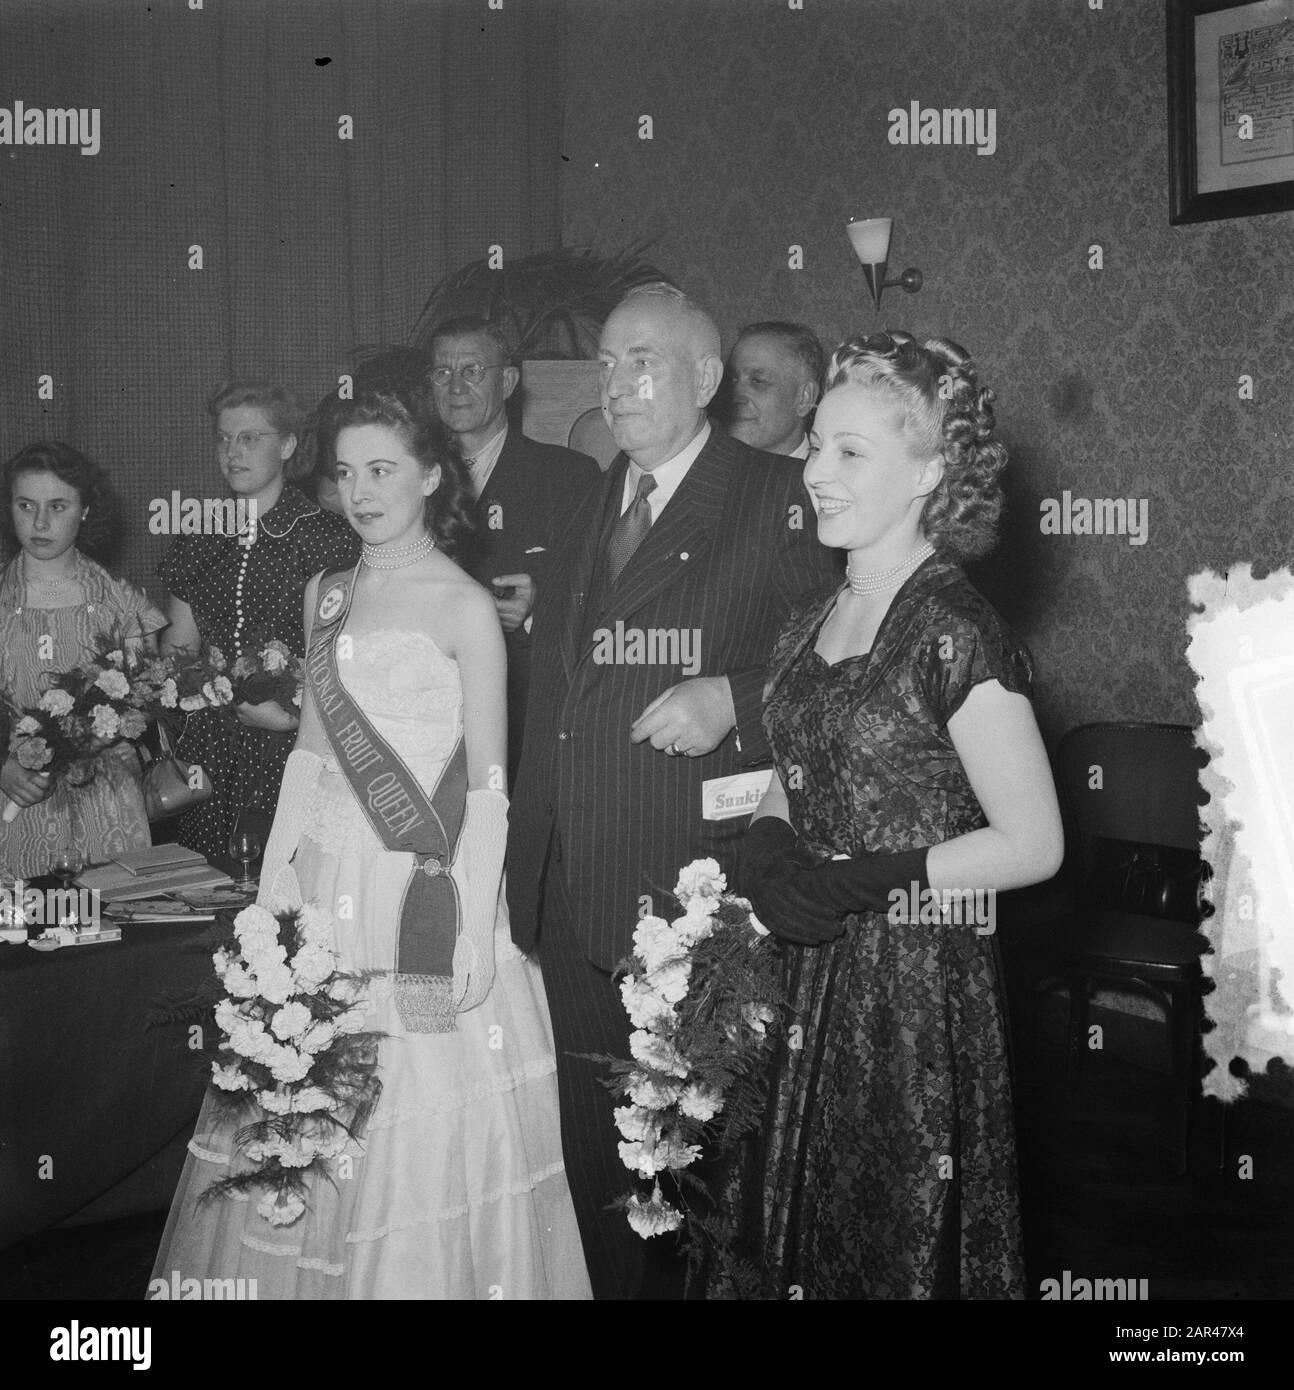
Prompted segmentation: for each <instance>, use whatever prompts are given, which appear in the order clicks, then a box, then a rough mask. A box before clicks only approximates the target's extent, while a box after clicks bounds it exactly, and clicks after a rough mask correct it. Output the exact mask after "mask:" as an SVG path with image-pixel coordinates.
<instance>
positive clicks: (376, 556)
mask: <svg viewBox="0 0 1294 1390" xmlns="http://www.w3.org/2000/svg"><path fill="white" fill-rule="evenodd" d="M435 548H436V542H435V541H434V540H432V538H431V537H430V536H429V535H428V534H427V533H426V532H425V531H424V532H423V534H422V536H421V537H420V538H419V539H418V540H416V541H414V542H413V544H412V545H401V546H397V547H395V548H394V549H392V550H387V549H383V548H382V547H381V546H377V545H369V544H368V542H367V541H366V542H365V543H364V548H363V550H362V552H361V554H362V555H363V558H364V563H365V564H366V565H367V566H368V567H369V568H370V569H375V570H400V569H404V567H405V566H406V565H414V564H417V562H418V561H419V560H422V559H425V558H426V557H427V556H428V555H430V554H431V552H432V551H433V550H435ZM391 561H394V563H390V562H391Z"/></svg>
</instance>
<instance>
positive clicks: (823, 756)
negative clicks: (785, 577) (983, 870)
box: [708, 556, 1031, 1299]
mask: <svg viewBox="0 0 1294 1390" xmlns="http://www.w3.org/2000/svg"><path fill="white" fill-rule="evenodd" d="M838 592H839V591H833V592H832V593H831V594H829V595H827V594H820V595H818V596H817V598H816V599H815V600H812V601H810V602H809V603H807V604H805V605H802V606H801V607H800V608H799V609H797V611H796V612H795V613H794V614H793V615H792V617H791V619H790V620H789V622H788V623H787V626H786V627H785V628H784V630H783V631H782V633H781V636H780V637H779V639H778V642H777V645H776V647H775V649H774V653H773V659H772V665H771V670H770V680H769V684H768V687H767V688H766V692H765V694H766V701H767V703H766V706H765V711H764V721H765V725H766V727H767V729H768V733H769V738H770V741H771V743H772V746H773V750H774V754H775V757H776V760H777V766H778V770H779V773H780V775H781V779H782V784H783V786H784V787H785V788H786V792H787V797H788V801H789V805H790V816H791V822H792V824H793V825H794V826H795V828H796V830H797V831H798V832H799V833H800V835H801V836H802V837H803V838H804V840H805V841H806V842H807V844H808V846H809V847H810V848H811V849H812V850H814V851H815V852H817V853H818V854H822V855H834V854H842V853H843V854H853V853H855V852H858V851H863V850H873V851H879V852H885V851H897V850H908V849H917V848H920V847H921V846H924V845H935V844H938V843H940V842H941V841H943V840H948V839H952V838H954V837H956V836H959V835H963V834H966V833H967V832H969V831H972V830H975V829H978V828H979V827H981V826H983V825H985V824H986V821H985V817H984V814H983V812H982V810H981V809H980V806H979V804H978V802H977V801H976V799H975V795H974V793H973V792H972V790H971V787H970V783H969V782H968V780H967V777H966V774H965V772H964V770H963V768H962V765H961V762H960V761H959V759H958V757H957V754H956V752H955V750H954V748H953V745H952V742H951V740H950V739H949V737H948V732H947V728H946V725H947V722H948V719H949V718H950V717H951V716H952V715H953V714H954V713H955V712H956V710H957V709H958V708H959V706H960V705H961V703H962V702H963V700H964V699H965V698H966V696H967V694H968V693H969V692H970V690H971V689H972V687H974V686H975V685H976V684H978V683H979V682H981V681H987V680H993V679H996V680H998V681H1000V682H1001V683H1002V685H1003V686H1005V687H1006V688H1007V689H1008V690H1012V691H1020V692H1023V693H1025V694H1028V692H1029V684H1030V675H1031V672H1030V665H1029V658H1028V655H1027V653H1026V651H1025V649H1024V648H1023V646H1022V645H1021V644H1020V642H1019V641H1018V640H1017V639H1016V638H1015V637H1014V636H1013V635H1012V634H1011V632H1010V631H1009V629H1008V628H1007V627H1006V626H1005V625H1004V624H1003V622H1002V621H1001V619H1000V618H999V617H998V616H997V614H996V613H995V612H994V611H993V609H992V608H991V607H990V606H989V604H988V603H987V601H986V600H985V599H984V598H983V597H982V596H981V595H980V594H979V593H978V592H977V591H976V590H975V589H974V588H972V587H971V585H970V584H969V582H968V581H967V580H966V578H965V576H964V575H963V573H962V572H961V570H960V569H959V568H957V566H955V565H953V564H951V563H950V562H948V561H946V560H944V559H942V558H940V557H938V556H936V557H934V558H932V559H931V560H929V561H927V562H926V563H925V564H924V565H923V566H922V567H921V568H920V569H919V570H918V571H917V572H916V573H915V574H914V575H913V576H912V578H911V579H909V580H908V582H907V583H906V584H905V585H904V587H903V588H902V589H901V590H900V591H899V593H898V594H897V595H896V597H895V600H894V602H893V603H892V604H891V606H890V609H889V611H888V612H887V614H886V616H885V620H884V622H883V623H882V625H881V629H880V631H879V632H878V634H877V639H876V642H875V644H874V646H873V649H872V651H871V652H870V653H869V654H867V655H865V656H859V657H852V658H847V659H846V660H844V661H841V662H838V663H837V664H836V665H834V666H829V665H828V664H827V663H826V662H825V661H824V660H823V659H822V657H820V656H819V655H818V654H817V653H816V652H815V651H814V650H813V647H814V643H815V641H816V638H817V634H818V630H819V629H820V628H821V626H822V624H823V622H824V621H825V620H826V618H827V616H828V614H829V613H830V612H831V610H832V607H833V606H834V604H835V600H836V596H837V593H838ZM848 922H849V925H848V927H847V929H846V931H845V933H844V935H843V936H841V937H840V938H838V939H837V940H836V941H833V942H829V943H827V944H826V945H823V946H819V947H798V946H793V945H789V944H788V945H787V946H786V948H785V950H786V983H787V987H788V993H789V996H790V999H791V1003H792V1007H793V1009H794V1010H795V1016H794V1017H793V1018H792V1019H791V1020H790V1022H791V1025H792V1028H791V1030H790V1032H789V1034H788V1038H787V1040H786V1042H785V1043H783V1045H782V1046H781V1048H780V1050H779V1053H778V1055H777V1057H776V1059H775V1063H774V1070H773V1074H772V1089H771V1093H770V1097H769V1112H768V1116H767V1122H766V1124H765V1126H764V1128H763V1130H762V1132H761V1134H760V1136H759V1137H758V1139H757V1140H755V1141H753V1142H752V1143H751V1144H750V1145H749V1146H748V1147H747V1148H746V1150H745V1151H744V1152H743V1153H742V1154H741V1155H740V1156H739V1158H738V1160H737V1162H736V1164H735V1165H734V1169H733V1171H732V1172H731V1174H730V1177H729V1182H728V1185H727V1189H726V1191H725V1193H724V1204H725V1206H726V1207H727V1209H728V1212H729V1215H730V1216H731V1217H732V1218H733V1219H734V1220H735V1221H736V1222H737V1227H738V1242H737V1246H736V1249H737V1251H738V1253H739V1256H740V1257H741V1264H742V1265H743V1266H744V1267H745V1269H746V1270H747V1272H748V1273H749V1272H750V1271H752V1270H753V1271H757V1272H758V1274H757V1284H756V1286H755V1287H752V1286H751V1284H750V1283H749V1282H747V1281H745V1280H743V1279H742V1278H741V1277H740V1276H738V1275H737V1273H736V1270H737V1267H738V1266H737V1265H736V1264H725V1265H724V1266H722V1267H720V1268H719V1269H717V1270H716V1271H714V1273H713V1274H712V1276H711V1278H710V1281H709V1289H708V1293H709V1296H710V1297H720V1298H722V1297H734V1296H737V1297H741V1296H760V1297H765V1298H785V1297H788V1296H795V1292H796V1290H797V1289H798V1291H799V1294H800V1296H802V1297H804V1298H828V1299H914V1298H979V1299H986V1298H992V1299H1005V1298H1021V1297H1023V1296H1024V1268H1023V1260H1022V1253H1021V1243H1020V1218H1019V1202H1018V1185H1017V1177H1016V1161H1015V1144H1014V1137H1013V1117H1012V1110H1011V1089H1010V1077H1009V1068H1008V1054H1007V1040H1006V1030H1005V1021H1004V1014H1003V1003H1002V998H1001V987H1000V985H999V965H998V956H997V948H996V944H995V940H994V937H993V936H992V935H991V934H989V933H987V932H986V933H984V934H976V931H975V928H974V926H973V925H937V924H925V925H923V924H920V923H910V924H909V923H901V924H898V925H892V924H891V923H890V922H889V921H888V920H887V919H886V917H885V915H884V914H881V913H865V914H862V915H859V916H855V917H851V918H849V919H848Z"/></svg>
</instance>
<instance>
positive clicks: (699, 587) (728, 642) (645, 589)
mask: <svg viewBox="0 0 1294 1390" xmlns="http://www.w3.org/2000/svg"><path fill="white" fill-rule="evenodd" d="M627 468H628V459H627V458H626V457H625V455H624V454H621V455H620V456H619V457H618V458H617V459H616V460H615V462H614V463H613V464H612V465H611V467H610V468H609V469H608V470H607V475H606V477H605V478H604V479H603V480H602V485H601V486H600V487H599V488H597V489H595V490H594V491H593V492H591V493H590V494H588V495H587V496H586V497H585V498H584V499H583V501H582V502H581V504H580V505H579V506H578V507H577V508H576V510H575V512H574V514H573V516H572V518H571V525H570V527H569V529H568V531H567V532H566V535H565V537H564V538H563V540H562V542H561V543H560V545H559V547H558V553H557V554H556V556H554V557H553V561H552V563H551V565H550V568H549V572H548V575H547V576H546V584H545V587H544V588H543V589H542V590H541V591H540V593H539V598H538V603H537V605H536V614H535V623H534V633H533V646H532V667H531V679H530V699H529V704H528V706H527V714H526V741H525V748H524V750H523V754H522V760H521V767H520V770H519V772H518V775H517V783H516V787H515V789H514V792H513V798H512V808H511V813H510V817H509V820H510V830H509V838H508V905H509V910H510V915H511V919H512V931H513V936H514V938H515V940H516V941H517V943H518V944H519V945H520V946H521V947H522V948H523V949H530V948H531V947H532V946H533V945H534V943H535V940H536V937H537V934H538V930H539V914H540V908H541V903H542V894H543V885H544V875H545V873H546V872H553V873H555V872H561V873H563V874H564V876H565V880H566V885H567V888H568V890H569V893H570V897H571V900H572V902H573V904H574V906H575V913H576V918H577V920H576V923H575V927H576V931H577V934H578V936H579V939H580V940H581V942H582V944H583V947H584V951H585V953H586V955H587V957H588V959H589V960H591V961H592V962H593V963H594V964H595V965H598V966H600V967H601V968H602V969H605V970H609V969H611V968H612V967H614V965H615V964H616V963H617V962H618V961H619V960H620V959H621V957H623V956H625V955H627V954H628V952H629V950H630V946H631V942H632V936H633V929H634V925H635V922H636V921H637V918H638V916H639V900H640V898H641V897H642V895H644V894H646V895H650V897H651V900H652V905H653V910H654V911H656V912H659V913H661V914H663V915H667V916H668V915H672V913H673V910H674V903H673V899H672V896H671V894H672V890H673V887H674V883H675V881H676V879H677V876H678V871H679V869H680V868H682V866H683V865H684V864H686V863H688V862H689V861H690V860H692V859H695V858H697V857H698V856H701V855H714V856H715V857H716V858H718V859H719V861H720V863H721V865H722V866H723V867H724V868H725V869H731V850H732V849H733V847H734V844H735V842H736V841H737V840H738V839H739V838H740V836H741V835H742V833H743V831H744V830H745V827H746V825H747V823H748V822H747V821H746V820H745V819H744V818H742V819H738V820H727V821H705V820H702V818H701V783H702V781H704V780H706V779H709V778H712V777H723V776H729V775H731V774H732V773H735V772H739V771H741V770H742V769H743V768H744V767H750V766H759V765H761V764H767V762H768V761H769V749H768V743H767V740H766V738H765V737H764V731H763V728H762V725H761V723H760V710H761V704H762V698H761V697H762V691H763V685H764V680H765V668H766V665H767V662H768V657H769V653H770V651H771V650H772V646H773V642H774V639H775V638H776V636H777V634H778V631H779V629H780V628H781V626H782V624H783V622H784V621H785V619H786V616H787V614H788V612H789V610H790V608H791V606H792V604H793V603H794V602H795V601H796V599H797V598H799V597H800V596H801V595H802V594H803V593H804V592H805V591H807V590H809V589H813V588H815V587H817V586H819V585H821V584H823V583H825V582H826V581H827V580H828V579H830V578H833V577H835V576H836V575H837V574H838V566H837V565H836V563H835V560H834V552H831V551H828V550H827V549H825V548H824V547H822V546H821V545H819V544H818V541H817V535H816V526H815V524H814V519H813V510H812V506H811V504H810V502H809V498H808V494H807V493H806V491H805V489H804V484H803V482H802V480H801V472H800V469H799V467H798V466H797V465H796V464H795V463H793V462H792V463H788V462H787V460H786V459H784V458H781V457H778V456H775V455H772V454H767V453H764V452H763V451H762V450H759V449H752V448H750V447H749V446H748V445H745V444H742V443H739V442H738V441H737V440H735V439H732V438H731V437H730V436H728V435H726V434H723V433H721V432H720V431H718V430H715V431H714V432H713V433H712V434H711V436H710V438H709V440H708V441H707V442H706V445H705V447H704V448H703V449H702V451H701V453H700V454H699V455H698V456H697V458H696V460H695V462H694V463H693V464H692V467H691V468H690V469H689V470H688V472H687V474H686V476H685V477H684V479H683V481H682V482H681V483H680V484H679V487H678V490H677V491H676V492H675V494H674V495H673V497H671V498H670V500H669V502H668V503H667V504H666V506H665V508H664V510H663V511H662V512H661V514H660V516H659V518H658V519H657V520H656V522H655V524H654V525H653V526H652V528H651V530H650V531H649V532H648V533H647V536H646V539H645V540H644V541H643V542H642V544H641V545H640V546H639V548H638V550H637V552H636V553H635V554H634V556H633V558H632V559H631V560H630V561H629V563H628V565H626V567H625V569H624V572H623V573H622V574H621V576H620V580H619V583H618V584H617V585H616V586H615V587H614V588H612V589H611V590H610V591H606V590H604V591H603V592H602V595H601V598H600V599H599V600H598V606H599V608H600V611H599V612H598V613H597V614H595V615H589V616H587V617H586V613H585V604H586V598H587V596H588V595H589V594H590V592H591V590H592V589H593V588H594V579H595V570H596V567H597V565H598V560H599V549H600V543H601V541H602V538H603V536H604V535H605V533H606V531H607V528H608V527H609V525H610V524H611V523H612V522H613V521H614V518H615V517H616V516H617V515H618V512H619V503H620V499H621V496H622V491H623V487H624V478H625V470H626V469H627ZM618 623H619V624H623V630H624V632H625V633H626V635H628V634H629V633H630V632H632V631H638V632H642V633H644V634H647V633H651V632H656V633H661V632H664V633H670V632H673V633H677V634H679V635H680V636H681V634H682V632H683V631H684V630H690V631H692V632H694V633H695V634H696V636H697V638H699V657H700V663H699V664H700V669H699V670H698V671H695V672H694V674H698V675H702V676H720V675H726V676H727V677H728V679H729V681H730V683H731V685H732V694H733V703H734V705H735V708H736V712H737V730H736V736H735V737H734V735H732V734H730V735H729V736H728V737H727V738H726V739H725V740H724V741H723V742H722V743H721V744H720V745H719V747H718V748H717V749H715V750H714V752H713V753H710V754H708V755H707V756H705V757H701V758H684V757H677V758H671V757H668V756H666V755H665V754H664V753H662V752H658V751H657V750H656V749H654V748H653V747H652V746H651V744H650V743H639V744H634V743H630V741H629V727H630V725H631V724H632V723H633V721H634V720H635V719H636V718H637V717H638V715H640V714H641V713H642V711H643V710H644V709H645V708H646V707H647V705H649V704H650V703H651V702H652V700H654V699H655V698H656V697H657V696H658V695H660V694H662V693H663V692H664V691H666V690H668V689H669V688H670V687H671V686H672V685H676V684H677V683H678V682H679V681H681V680H684V679H686V678H687V674H688V673H685V672H684V671H683V670H682V669H681V667H680V665H677V664H675V665H665V664H650V663H648V662H645V661H640V662H631V661H623V660H622V661H610V662H608V661H601V660H595V659H594V653H595V651H596V646H595V643H594V641H593V640H591V639H592V636H593V634H594V633H595V632H598V631H605V632H608V633H615V631H616V626H617V624H618ZM582 638H583V640H581V639H582ZM625 650H626V651H628V648H627V647H626V648H625ZM605 653H606V648H605V647H604V648H603V654H604V655H605ZM649 654H650V653H649ZM656 654H657V655H659V654H660V653H659V652H658V653H656ZM554 831H556V832H557V835H558V836H559V837H560V840H559V843H560V853H561V862H560V864H559V863H557V862H556V859H555V857H554V858H553V859H552V860H551V861H550V857H549V855H550V848H551V846H552V845H553V844H554V838H553V835H554Z"/></svg>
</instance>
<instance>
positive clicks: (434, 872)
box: [418, 854, 449, 878]
mask: <svg viewBox="0 0 1294 1390" xmlns="http://www.w3.org/2000/svg"><path fill="white" fill-rule="evenodd" d="M418 867H419V868H420V869H421V870H422V872H423V873H424V874H426V875H427V877H428V878H436V877H438V876H439V875H442V874H443V875H445V876H446V877H448V876H449V870H448V869H447V868H446V867H445V865H444V864H442V863H441V862H440V860H439V859H437V858H436V856H435V855H434V854H429V855H428V856H427V857H426V859H424V860H423V861H422V863H421V864H419V865H418Z"/></svg>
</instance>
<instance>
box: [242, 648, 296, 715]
mask: <svg viewBox="0 0 1294 1390" xmlns="http://www.w3.org/2000/svg"><path fill="white" fill-rule="evenodd" d="M304 672H305V665H304V663H303V662H302V660H301V658H300V657H298V656H296V655H294V653H293V651H292V649H291V647H289V646H288V645H287V643H286V642H279V641H277V640H273V639H270V640H267V641H264V642H261V641H259V640H255V641H253V642H252V643H251V644H250V645H249V646H248V647H246V648H245V649H244V650H243V653H242V655H241V656H239V658H238V659H237V661H235V662H234V667H233V670H232V671H231V672H230V673H229V674H230V677H231V679H232V683H233V688H234V703H235V704H249V705H260V704H264V703H265V702H266V701H267V700H273V701H275V703H277V704H278V705H279V706H281V707H282V709H283V710H284V711H286V712H288V713H290V712H291V711H292V710H294V709H300V707H301V681H302V677H303V675H304Z"/></svg>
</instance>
